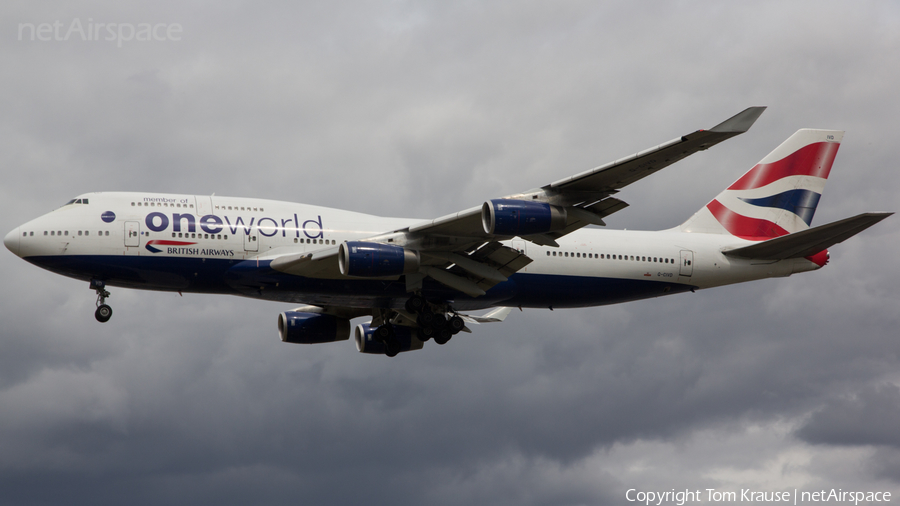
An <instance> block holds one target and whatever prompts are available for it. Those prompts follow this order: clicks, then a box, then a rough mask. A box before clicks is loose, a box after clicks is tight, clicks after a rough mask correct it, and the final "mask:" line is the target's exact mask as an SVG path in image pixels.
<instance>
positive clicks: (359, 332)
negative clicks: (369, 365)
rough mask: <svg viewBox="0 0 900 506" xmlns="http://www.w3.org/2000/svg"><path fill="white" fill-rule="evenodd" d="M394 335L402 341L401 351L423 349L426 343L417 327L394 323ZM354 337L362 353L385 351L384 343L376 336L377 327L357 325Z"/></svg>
mask: <svg viewBox="0 0 900 506" xmlns="http://www.w3.org/2000/svg"><path fill="white" fill-rule="evenodd" d="M394 337H395V338H396V339H397V341H398V342H399V343H400V350H399V351H401V352H402V351H412V350H421V349H422V346H424V345H425V343H423V342H422V341H420V340H419V338H418V334H417V332H416V329H413V328H410V327H401V326H399V325H394ZM353 338H354V339H355V340H356V349H357V350H359V351H360V353H372V354H381V355H383V354H384V352H385V346H384V343H382V342H381V341H379V340H378V339H377V338H376V337H375V329H373V328H372V327H370V326H369V324H368V323H362V324H360V325H357V326H356V330H355V331H354V332H353Z"/></svg>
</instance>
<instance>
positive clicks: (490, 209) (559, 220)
mask: <svg viewBox="0 0 900 506" xmlns="http://www.w3.org/2000/svg"><path fill="white" fill-rule="evenodd" d="M481 223H482V225H483V226H484V231H485V233H488V234H495V235H509V236H516V235H518V236H523V235H529V234H543V233H546V232H553V231H554V230H560V229H563V228H565V227H566V209H565V208H564V207H559V206H553V205H550V204H547V203H545V202H530V201H527V200H508V199H495V200H489V201H487V202H485V203H484V205H482V206H481Z"/></svg>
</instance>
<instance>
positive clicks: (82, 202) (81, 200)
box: [63, 199, 88, 207]
mask: <svg viewBox="0 0 900 506" xmlns="http://www.w3.org/2000/svg"><path fill="white" fill-rule="evenodd" d="M87 203H88V199H72V200H70V201H68V202H66V203H65V205H63V207H66V206H68V205H71V204H87Z"/></svg>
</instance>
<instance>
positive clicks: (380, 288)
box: [4, 192, 819, 308]
mask: <svg viewBox="0 0 900 506" xmlns="http://www.w3.org/2000/svg"><path fill="white" fill-rule="evenodd" d="M421 222H422V220H415V219H402V218H383V217H377V216H372V215H367V214H362V213H355V212H350V211H344V210H339V209H332V208H326V207H319V206H311V205H304V204H296V203H290V202H279V201H271V200H261V199H249V198H236V197H219V196H193V195H170V194H148V193H124V192H109V193H89V194H85V195H81V196H80V197H78V198H77V199H75V200H74V202H73V203H70V204H67V205H65V206H63V207H61V208H59V209H57V210H55V211H53V212H50V213H48V214H46V215H44V216H41V217H39V218H37V219H34V220H32V221H30V222H28V223H26V224H24V225H22V226H20V227H18V228H17V229H16V230H14V231H13V232H11V233H10V234H9V235H8V236H7V237H6V239H5V241H4V242H5V244H6V245H7V247H8V248H10V249H11V250H13V251H14V252H15V253H16V254H17V255H18V256H20V257H22V258H24V259H26V260H28V261H30V262H32V263H34V264H36V265H39V266H41V267H43V268H46V269H49V270H52V271H54V272H58V273H60V274H63V275H66V276H70V277H74V278H78V279H83V280H92V279H103V280H105V281H106V282H107V284H109V285H111V286H125V287H131V288H143V289H152V290H172V291H175V290H179V291H197V292H209V293H234V294H238V295H245V296H251V297H261V298H267V299H272V300H283V301H291V302H299V303H308V304H316V303H319V304H323V303H333V302H334V301H340V302H341V303H342V304H345V305H349V306H355V307H380V306H384V305H388V306H390V305H396V304H397V302H396V301H393V299H395V298H402V297H403V296H404V294H405V290H403V289H402V287H400V286H399V285H401V283H395V284H396V285H398V286H394V287H387V286H386V285H385V281H384V280H378V281H373V280H353V279H338V280H336V279H329V280H308V279H302V278H301V279H297V278H298V276H291V275H287V274H283V273H277V272H274V271H270V272H268V273H265V274H261V273H260V272H259V269H256V270H255V271H253V272H251V270H250V269H245V268H243V267H242V266H244V267H246V266H252V265H255V266H256V267H259V266H260V265H263V266H265V265H266V262H267V261H269V260H271V259H272V258H275V257H277V256H278V255H283V254H293V253H303V252H315V251H320V250H326V249H329V248H332V249H333V248H337V246H338V245H340V244H341V243H343V242H344V241H357V240H362V239H366V238H369V237H372V236H376V235H379V234H383V233H385V232H390V231H394V230H402V229H404V228H406V227H409V226H411V225H413V224H416V223H421ZM504 244H506V245H508V246H511V247H513V248H515V249H518V250H520V251H522V252H524V253H525V254H526V255H527V256H528V257H530V258H531V259H533V262H532V263H530V264H528V265H527V266H526V267H525V268H523V269H522V270H521V271H519V272H517V273H516V274H514V275H513V276H512V277H511V278H510V279H509V281H507V282H504V283H501V284H500V285H497V287H495V288H492V289H491V290H489V291H488V293H487V294H486V295H485V296H483V297H480V298H478V297H475V298H473V297H467V296H464V295H462V294H459V293H456V294H452V293H450V294H447V293H446V292H447V290H446V288H445V287H441V288H440V290H443V291H444V292H445V293H444V294H443V295H442V296H444V297H450V298H452V299H453V300H455V301H456V304H457V305H458V306H460V307H470V308H479V307H488V306H494V305H501V306H502V305H513V306H524V307H580V306H591V305H602V304H612V303H617V302H624V301H628V300H636V299H642V298H648V297H657V296H660V295H666V294H670V293H678V292H683V291H688V290H694V289H698V288H709V287H714V286H720V285H725V284H731V283H739V282H743V281H750V280H754V279H762V278H768V277H775V276H788V275H790V274H792V273H795V272H803V271H809V270H814V269H817V268H818V267H819V266H818V265H817V264H815V263H813V262H812V261H810V260H807V259H804V258H799V259H790V260H782V261H751V260H745V259H739V258H733V257H728V256H725V255H724V254H722V251H723V249H726V248H730V247H736V246H743V245H746V244H751V243H750V242H749V241H744V240H742V239H739V238H736V237H734V236H730V235H723V234H707V233H686V232H683V231H681V230H680V229H678V228H675V229H670V230H663V231H656V232H646V231H630V230H629V231H624V230H607V229H601V228H587V229H582V230H578V231H576V232H573V233H571V234H569V235H567V236H564V237H562V238H561V239H559V240H558V244H559V247H551V246H539V245H536V244H534V243H531V242H526V241H524V240H520V239H518V238H516V239H513V240H512V241H506V242H505V243H504ZM257 285H259V286H257ZM426 288H427V286H426ZM440 290H439V291H440ZM354 292H357V293H354ZM386 300H388V302H386Z"/></svg>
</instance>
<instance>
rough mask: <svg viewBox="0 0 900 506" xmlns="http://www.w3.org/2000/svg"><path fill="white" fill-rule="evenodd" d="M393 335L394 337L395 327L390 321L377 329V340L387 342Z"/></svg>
mask: <svg viewBox="0 0 900 506" xmlns="http://www.w3.org/2000/svg"><path fill="white" fill-rule="evenodd" d="M392 337H394V327H393V326H392V325H391V324H390V323H385V324H384V325H382V326H380V327H378V328H377V329H375V340H376V341H378V342H381V343H385V344H387V342H388V341H390V339H391V338H392Z"/></svg>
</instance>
